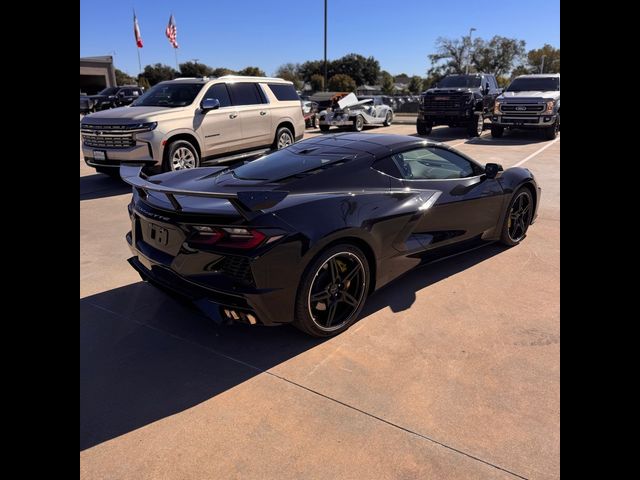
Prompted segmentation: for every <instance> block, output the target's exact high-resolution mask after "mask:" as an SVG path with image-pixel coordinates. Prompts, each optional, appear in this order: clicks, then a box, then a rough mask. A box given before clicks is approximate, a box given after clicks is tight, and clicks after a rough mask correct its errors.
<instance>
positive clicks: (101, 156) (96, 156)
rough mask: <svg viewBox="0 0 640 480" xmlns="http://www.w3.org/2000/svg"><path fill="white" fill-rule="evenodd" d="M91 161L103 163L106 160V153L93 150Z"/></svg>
mask: <svg viewBox="0 0 640 480" xmlns="http://www.w3.org/2000/svg"><path fill="white" fill-rule="evenodd" d="M93 159H94V160H98V161H104V160H106V159H107V152H105V151H104V150H94V151H93Z"/></svg>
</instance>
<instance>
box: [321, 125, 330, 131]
mask: <svg viewBox="0 0 640 480" xmlns="http://www.w3.org/2000/svg"><path fill="white" fill-rule="evenodd" d="M329 128H330V127H329V125H320V131H321V132H328V131H329Z"/></svg>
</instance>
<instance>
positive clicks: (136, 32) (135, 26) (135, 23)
mask: <svg viewBox="0 0 640 480" xmlns="http://www.w3.org/2000/svg"><path fill="white" fill-rule="evenodd" d="M133 34H134V35H135V37H136V45H137V46H138V48H142V36H141V35H140V27H139V26H138V17H136V12H135V10H134V11H133Z"/></svg>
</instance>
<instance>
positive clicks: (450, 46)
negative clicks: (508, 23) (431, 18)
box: [428, 35, 525, 76]
mask: <svg viewBox="0 0 640 480" xmlns="http://www.w3.org/2000/svg"><path fill="white" fill-rule="evenodd" d="M524 47H525V42H524V41H523V40H518V39H516V38H507V37H501V36H499V35H496V36H494V37H493V38H492V39H491V40H488V41H487V40H484V39H482V38H476V39H475V40H474V42H473V44H471V43H470V40H469V37H462V38H455V39H450V38H443V37H439V38H438V39H437V40H436V53H434V54H431V55H429V60H430V61H431V68H430V69H429V71H428V74H429V75H440V76H444V75H449V74H452V73H457V74H461V73H465V72H466V70H467V64H468V65H469V72H482V73H492V74H494V75H504V74H506V73H508V72H510V71H511V69H512V68H513V65H514V63H516V61H518V60H519V59H520V58H521V57H522V55H524V51H525V50H524Z"/></svg>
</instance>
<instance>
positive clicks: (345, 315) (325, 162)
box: [120, 133, 541, 337]
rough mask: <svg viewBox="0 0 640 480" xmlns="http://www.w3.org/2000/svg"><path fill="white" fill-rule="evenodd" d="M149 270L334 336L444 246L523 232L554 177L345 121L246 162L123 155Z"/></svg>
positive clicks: (238, 313)
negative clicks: (196, 163)
mask: <svg viewBox="0 0 640 480" xmlns="http://www.w3.org/2000/svg"><path fill="white" fill-rule="evenodd" d="M120 174H121V176H122V178H123V179H124V180H125V181H126V182H127V183H129V184H131V185H132V187H133V189H132V190H133V196H132V200H131V203H130V204H129V215H130V219H131V231H130V232H129V233H128V234H127V235H126V239H127V242H128V243H129V246H130V249H131V251H132V253H133V256H132V257H131V258H130V259H129V260H128V261H129V263H130V264H131V266H132V267H133V268H134V269H135V270H137V271H138V273H139V274H140V276H141V277H142V278H143V280H146V281H148V282H149V283H151V284H154V285H156V286H158V287H159V288H161V289H163V290H165V291H168V292H170V293H173V294H177V295H178V296H181V297H186V298H188V299H189V300H191V301H193V302H194V303H195V304H196V305H197V306H198V307H200V308H201V310H202V311H203V312H205V313H206V314H207V315H208V316H210V317H212V318H213V319H215V320H216V321H219V322H224V321H238V322H244V323H249V324H263V325H277V324H285V323H292V324H293V325H294V326H296V327H298V328H299V329H301V330H303V331H304V332H306V333H308V334H310V335H314V336H318V337H323V336H332V335H336V334H338V333H340V332H342V331H344V330H346V329H347V328H348V327H349V326H350V325H352V324H353V323H354V322H355V321H356V320H357V319H358V315H359V314H360V312H361V310H362V308H363V305H364V303H365V301H366V299H367V296H368V295H370V294H371V293H372V292H373V291H375V290H376V289H379V288H380V287H382V286H383V285H385V284H387V283H389V282H390V281H392V280H394V279H395V278H397V277H399V276H401V275H402V274H403V273H405V272H407V271H408V270H410V269H412V268H413V267H416V266H417V265H420V264H421V263H425V262H428V261H429V260H432V259H434V258H438V257H442V256H446V255H451V254H452V253H457V252H459V251H461V250H466V249H469V248H471V247H475V246H477V245H481V244H486V243H490V242H502V243H503V244H505V245H508V246H514V245H517V244H518V243H519V242H520V241H522V240H523V239H524V238H525V236H526V234H527V230H528V228H529V226H530V225H531V224H532V223H533V221H534V219H535V218H536V215H537V209H538V203H539V201H540V193H541V190H540V187H539V186H538V185H537V183H536V181H535V179H534V176H533V174H532V173H531V172H530V171H529V170H527V169H526V168H508V169H506V170H503V168H502V167H501V166H500V165H499V164H495V163H488V164H486V165H482V164H480V163H478V162H476V161H475V160H473V159H471V158H469V157H468V156H466V155H465V154H463V153H461V152H459V151H457V150H455V149H453V148H451V147H449V146H447V145H444V144H438V143H431V142H428V141H426V140H424V139H422V138H417V137H411V136H400V135H388V134H364V133H340V134H332V135H323V136H319V137H316V138H312V139H309V140H305V141H302V142H299V143H296V144H293V145H291V146H289V147H287V148H285V149H282V150H279V151H276V152H273V153H270V154H268V155H265V156H263V157H261V158H258V159H257V160H254V161H252V162H248V163H245V164H243V165H239V166H230V167H224V166H216V167H204V168H197V169H189V170H183V171H176V172H168V173H164V174H160V175H155V176H151V177H147V176H146V175H145V174H144V173H143V171H142V166H138V165H123V166H122V167H121V168H120Z"/></svg>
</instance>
